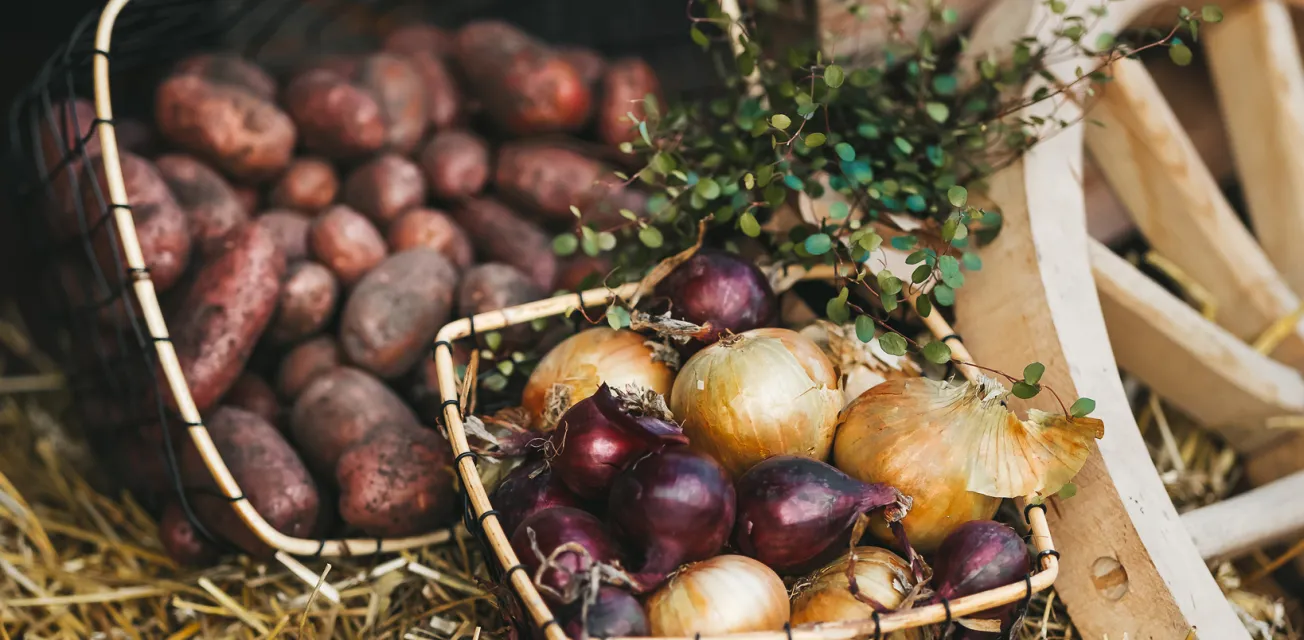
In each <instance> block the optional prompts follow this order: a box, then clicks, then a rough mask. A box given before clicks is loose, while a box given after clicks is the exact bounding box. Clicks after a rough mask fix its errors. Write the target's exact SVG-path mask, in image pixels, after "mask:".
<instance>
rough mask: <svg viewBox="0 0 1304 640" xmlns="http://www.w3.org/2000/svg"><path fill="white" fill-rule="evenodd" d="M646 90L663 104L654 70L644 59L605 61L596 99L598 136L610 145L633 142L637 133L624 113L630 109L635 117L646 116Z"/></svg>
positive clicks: (641, 118)
mask: <svg viewBox="0 0 1304 640" xmlns="http://www.w3.org/2000/svg"><path fill="white" fill-rule="evenodd" d="M649 94H651V95H652V96H655V97H656V100H657V104H665V102H664V101H663V100H662V97H661V83H660V82H658V81H657V74H656V72H655V71H653V70H652V67H650V66H648V64H647V63H646V62H643V61H642V60H639V59H636V58H624V59H621V60H617V61H615V62H613V63H611V64H610V65H608V66H607V70H606V72H605V73H603V75H602V100H601V101H600V102H599V103H598V123H597V130H598V137H599V138H600V139H601V140H602V141H603V142H605V143H607V144H609V145H611V146H613V147H615V146H619V145H620V143H622V142H633V141H634V139H635V138H637V137H638V135H639V134H638V130H637V129H636V126H637V125H636V124H635V123H634V122H631V121H630V119H629V116H628V115H626V114H629V113H633V114H634V117H636V118H638V119H639V120H643V119H645V118H647V111H646V110H645V109H644V106H643V104H644V98H646V97H647V96H648V95H649Z"/></svg>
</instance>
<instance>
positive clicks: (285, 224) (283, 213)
mask: <svg viewBox="0 0 1304 640" xmlns="http://www.w3.org/2000/svg"><path fill="white" fill-rule="evenodd" d="M257 222H258V224H259V225H261V226H263V227H265V228H266V229H267V230H268V231H271V232H272V239H273V240H275V241H276V246H278V247H280V248H281V252H282V253H283V254H285V259H286V261H287V262H288V261H294V260H303V259H304V258H307V257H308V236H309V232H310V231H311V230H312V219H311V218H309V217H308V216H305V215H303V214H302V213H299V212H297V211H288V210H285V209H272V210H270V211H267V212H266V213H264V214H262V215H260V216H258V220H257Z"/></svg>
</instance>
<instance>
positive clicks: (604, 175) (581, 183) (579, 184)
mask: <svg viewBox="0 0 1304 640" xmlns="http://www.w3.org/2000/svg"><path fill="white" fill-rule="evenodd" d="M494 186H495V187H497V188H498V191H499V192H501V193H502V194H503V197H504V198H506V199H508V200H510V201H512V202H515V203H517V204H520V205H521V206H522V207H525V208H526V209H528V210H530V211H533V212H536V213H538V214H540V215H542V216H543V217H544V218H545V219H546V220H548V221H550V222H556V223H562V224H569V223H573V222H574V221H575V216H574V213H573V212H572V211H571V207H572V206H574V207H577V208H579V209H580V212H581V213H582V214H585V215H587V216H590V217H592V216H594V215H595V213H594V211H593V210H594V209H595V208H596V207H597V205H598V204H599V203H601V202H603V201H604V200H605V199H607V198H609V197H610V195H611V194H612V193H613V192H614V191H616V190H617V189H618V188H619V184H618V183H617V182H616V181H615V176H614V174H612V172H611V171H610V170H608V169H607V168H606V167H604V166H603V165H602V163H600V162H598V161H597V160H594V159H592V158H589V157H587V156H585V155H583V154H580V153H578V152H576V151H573V150H571V149H569V148H567V147H565V146H562V145H558V144H552V143H539V142H509V143H507V144H505V145H503V146H502V147H501V148H500V149H499V150H498V162H497V163H496V164H495V166H494Z"/></svg>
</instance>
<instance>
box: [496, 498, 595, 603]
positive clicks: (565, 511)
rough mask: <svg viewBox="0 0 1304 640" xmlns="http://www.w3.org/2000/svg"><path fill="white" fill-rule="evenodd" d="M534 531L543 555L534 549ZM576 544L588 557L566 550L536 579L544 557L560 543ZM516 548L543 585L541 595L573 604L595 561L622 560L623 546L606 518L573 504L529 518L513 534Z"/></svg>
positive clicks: (513, 542) (560, 544)
mask: <svg viewBox="0 0 1304 640" xmlns="http://www.w3.org/2000/svg"><path fill="white" fill-rule="evenodd" d="M530 532H534V536H535V541H536V542H537V544H538V547H539V551H540V552H541V553H542V554H543V558H540V557H539V554H538V553H536V552H535V551H534V547H533V545H532V544H531V542H530ZM567 543H574V544H578V545H579V546H581V547H583V548H584V549H585V550H586V551H588V557H587V558H586V557H584V555H583V554H581V553H578V552H575V551H563V552H561V553H559V554H557V557H556V558H555V559H554V560H553V565H554V566H553V568H550V569H548V570H546V571H544V572H543V576H542V579H541V580H535V576H536V575H537V573H538V570H539V567H540V566H542V565H543V560H544V559H546V558H548V557H549V556H550V555H552V553H553V552H554V551H555V550H556V549H557V548H558V547H560V546H562V545H564V544H567ZM512 550H513V551H515V552H516V557H517V558H519V559H520V560H521V564H523V565H525V568H526V570H527V571H529V574H530V579H531V580H535V585H536V586H539V587H541V588H540V589H539V593H540V595H542V596H543V597H544V599H546V600H548V601H549V602H552V603H553V604H569V603H570V602H573V601H574V599H575V597H577V596H578V595H579V591H580V590H581V588H582V586H583V584H582V583H583V582H585V581H586V580H587V579H588V574H587V573H586V572H587V571H588V569H589V568H590V567H592V566H593V563H601V564H612V563H613V562H616V561H619V560H620V548H619V547H618V546H617V545H616V541H615V540H613V539H612V538H611V534H610V533H608V532H607V528H606V527H605V526H603V524H602V521H601V520H598V519H597V518H596V517H594V516H592V515H590V514H588V513H586V512H584V511H580V510H579V509H575V508H572V507H553V508H551V509H545V510H543V511H539V512H537V513H535V514H534V515H532V516H530V517H528V518H526V519H525V520H524V521H523V522H521V524H520V526H518V527H517V528H516V532H515V533H513V534H512Z"/></svg>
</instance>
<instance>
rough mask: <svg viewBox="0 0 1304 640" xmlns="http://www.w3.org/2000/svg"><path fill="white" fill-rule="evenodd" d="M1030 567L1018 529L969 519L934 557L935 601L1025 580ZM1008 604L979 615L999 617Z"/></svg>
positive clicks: (939, 548) (943, 542)
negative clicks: (1016, 530) (1024, 577)
mask: <svg viewBox="0 0 1304 640" xmlns="http://www.w3.org/2000/svg"><path fill="white" fill-rule="evenodd" d="M1028 569H1029V562H1028V545H1027V544H1026V543H1025V542H1024V541H1023V538H1022V537H1020V536H1019V534H1018V533H1016V532H1015V531H1014V529H1012V528H1010V527H1007V526H1005V525H1003V524H1000V523H999V522H992V521H990V520H974V521H972V522H966V523H964V524H962V525H960V526H959V527H957V528H956V529H955V530H954V531H952V532H951V533H950V535H948V536H946V539H945V540H943V541H942V546H941V547H938V549H937V555H936V556H935V557H934V558H933V575H934V576H935V578H934V580H935V581H936V585H937V587H936V595H934V596H933V601H934V602H940V601H941V599H942V598H946V599H948V600H954V599H955V598H961V597H964V596H968V595H973V594H975V593H978V592H980V591H987V590H988V589H995V588H997V587H1003V586H1005V585H1007V584H1013V583H1015V582H1018V581H1020V580H1022V579H1023V576H1025V575H1027V573H1028ZM1005 609H1007V607H1001V608H998V609H993V610H990V611H986V612H983V614H980V615H978V616H975V617H983V618H988V617H999V615H1000V614H1002V613H1004V612H1005V611H1004V610H1005Z"/></svg>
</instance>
